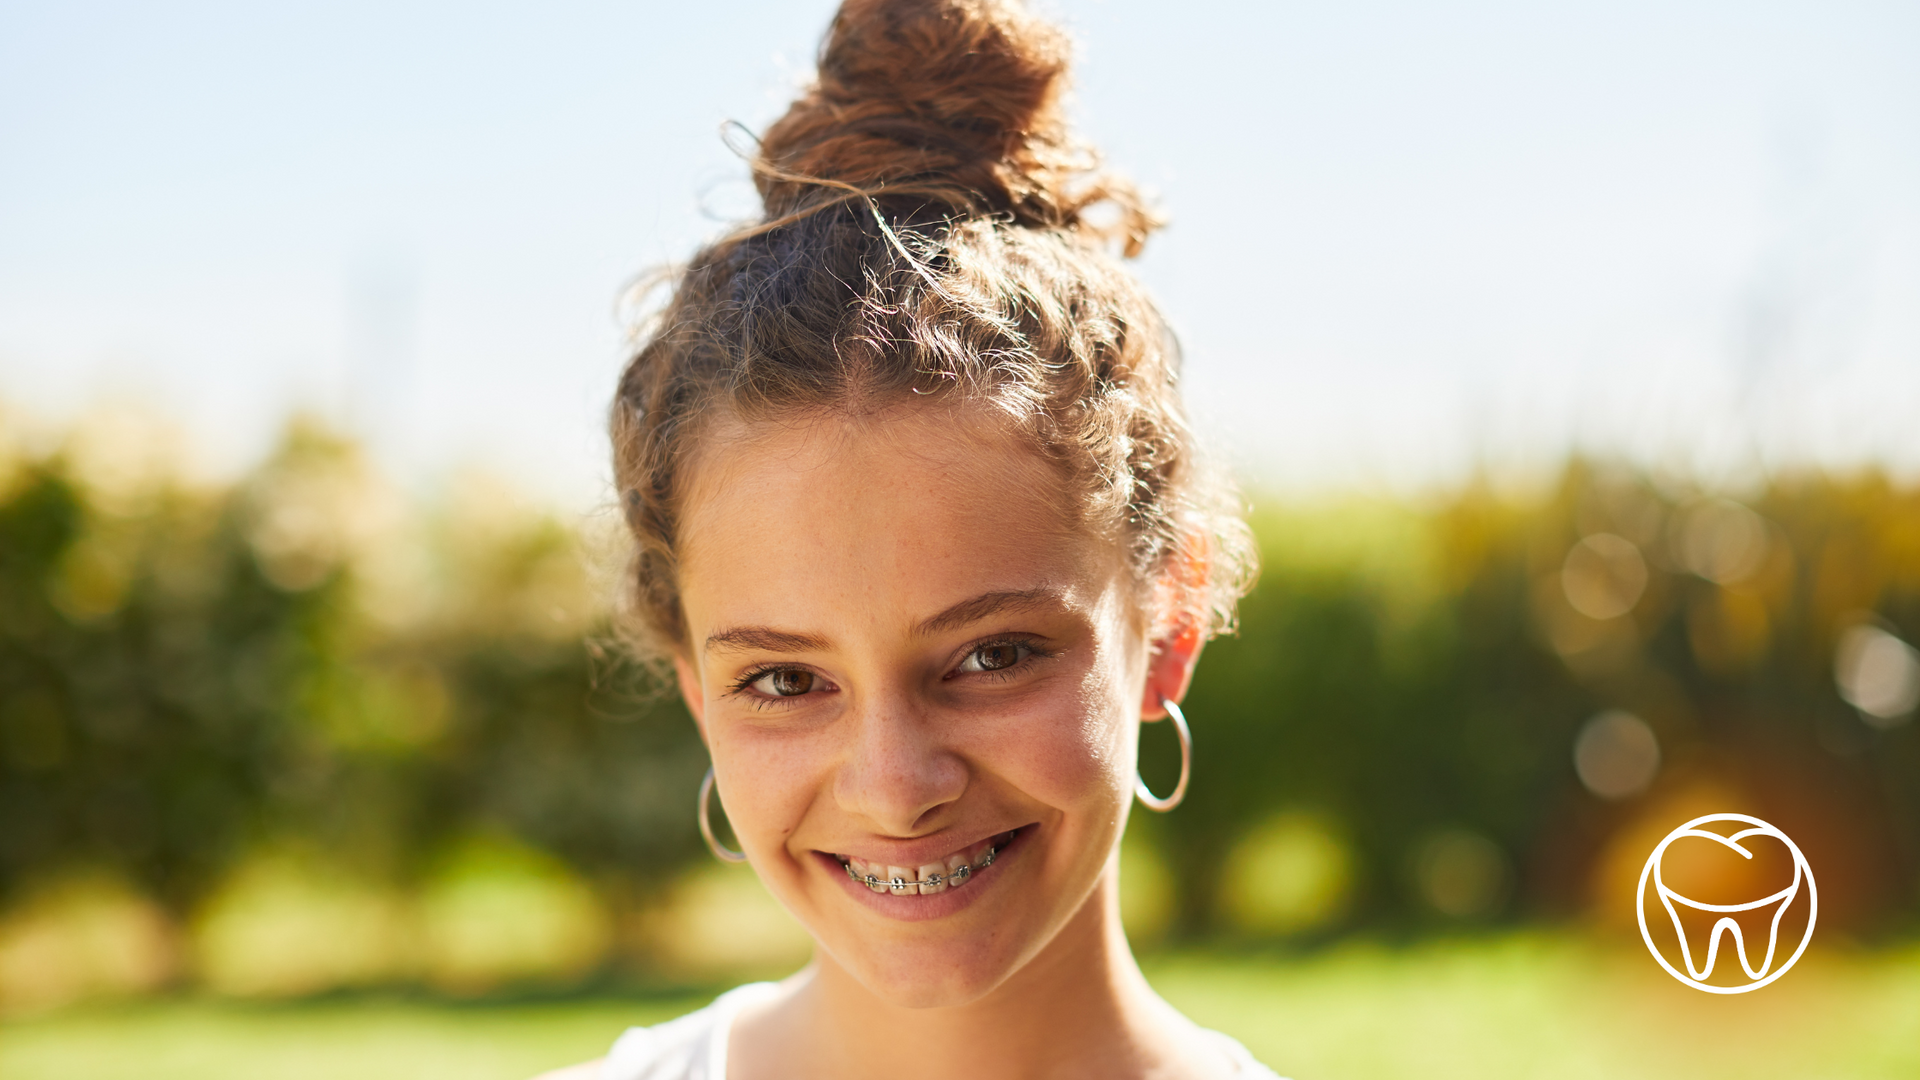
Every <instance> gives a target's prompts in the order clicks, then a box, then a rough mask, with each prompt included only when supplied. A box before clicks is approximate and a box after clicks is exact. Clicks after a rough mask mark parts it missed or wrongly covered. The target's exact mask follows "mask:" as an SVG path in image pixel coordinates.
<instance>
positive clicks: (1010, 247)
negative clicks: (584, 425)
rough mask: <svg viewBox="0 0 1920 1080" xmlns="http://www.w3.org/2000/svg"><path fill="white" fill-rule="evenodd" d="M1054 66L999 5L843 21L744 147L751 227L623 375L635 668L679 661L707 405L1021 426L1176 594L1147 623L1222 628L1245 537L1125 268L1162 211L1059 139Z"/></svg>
mask: <svg viewBox="0 0 1920 1080" xmlns="http://www.w3.org/2000/svg"><path fill="white" fill-rule="evenodd" d="M1067 61H1068V48H1067V41H1066V39H1065V37H1064V35H1063V34H1062V33H1061V32H1060V31H1059V30H1058V29H1056V28H1055V27H1053V26H1051V25H1049V24H1047V23H1046V22H1044V21H1042V20H1040V19H1037V18H1035V17H1034V16H1033V15H1031V14H1030V13H1028V12H1027V11H1026V10H1024V8H1022V7H1021V6H1019V4H1018V3H1017V2H1015V0H846V2H845V3H844V4H843V5H842V6H841V8H840V10H839V12H838V13H837V14H836V15H835V17H834V20H833V23H832V25H831V26H830V27H829V29H828V31H827V35H826V39H825V41H824V43H823V44H822V46H821V51H820V59H819V74H818V78H817V80H816V81H815V82H814V84H813V85H812V86H811V87H809V88H808V89H807V90H806V91H805V93H804V94H803V95H802V96H801V97H800V98H799V99H798V100H797V101H795V102H794V103H793V105H792V106H791V107H790V108H789V109H788V111H787V113H786V115H785V116H784V117H782V118H781V119H780V120H779V121H777V122H776V123H774V124H773V125H772V126H771V127H770V128H768V129H767V131H766V132H765V134H764V136H763V138H762V139H761V141H760V143H759V148H758V152H757V154H756V155H755V157H754V158H753V161H752V165H753V171H754V179H755V183H756V185H757V187H758V189H759V191H760V195H761V199H762V203H763V207H764V214H763V216H762V218H761V219H760V220H759V221H755V222H751V223H748V224H746V225H743V226H741V227H739V228H737V229H736V230H734V231H733V232H731V233H730V234H728V235H726V236H723V237H721V238H720V239H718V240H716V241H714V242H713V243H711V244H709V245H707V246H706V247H704V248H703V249H701V250H700V251H699V252H698V253H697V254H695V255H694V257H693V258H692V260H691V261H690V262H689V263H688V264H687V265H686V266H684V267H683V268H681V269H679V270H678V271H677V273H676V275H675V276H674V278H673V284H672V291H671V293H670V295H669V296H668V297H667V300H666V302H665V304H664V305H663V306H662V307H661V308H660V309H659V310H658V311H657V312H656V313H655V314H654V315H653V316H652V317H651V318H650V319H648V320H647V321H646V322H645V323H644V324H642V325H641V326H640V327H638V328H637V330H636V345H635V351H634V353H633V357H632V359H631V360H630V361H629V362H628V364H627V366H626V369H625V372H624V373H623V374H622V376H621V379H620V384H619V389H618V392H617V394H616V396H615V399H614V403H613V410H612V424H611V427H612V437H613V447H614V476H615V480H616V483H617V484H618V485H619V490H620V493H621V500H622V504H623V510H624V513H625V516H626V522H627V525H628V528H629V530H630V532H631V533H632V536H633V538H634V541H635V552H634V557H633V561H632V564H631V573H630V576H629V578H628V579H627V581H628V583H627V586H626V587H625V593H626V595H625V596H624V597H623V609H624V611H625V613H626V616H627V618H626V620H625V621H626V623H627V627H628V630H629V634H630V637H631V638H632V640H633V642H634V645H635V648H636V650H637V652H638V653H639V654H640V655H641V656H642V657H643V658H646V659H649V660H653V661H660V660H664V659H665V658H666V657H667V656H669V655H671V653H672V652H673V651H675V650H680V649H684V648H685V647H686V641H685V638H686V627H685V625H684V619H683V616H682V612H681V603H680V592H679V585H678V578H677V563H678V559H677V556H676V552H677V549H678V545H679V543H680V537H679V536H678V534H677V531H676V530H677V522H678V520H679V515H678V507H677V504H676V498H677V497H678V496H679V495H680V494H681V493H682V491H683V486H684V478H683V476H682V475H681V474H682V473H683V472H684V471H685V469H686V468H687V467H688V462H689V460H690V458H691V452H692V451H693V450H694V449H696V448H697V447H698V445H699V440H700V437H701V433H702V431H703V430H705V429H706V428H707V427H708V426H710V425H711V423H712V422H713V419H714V418H715V417H716V416H720V415H726V414H731V415H733V416H736V417H739V418H742V419H745V420H748V421H752V420H757V419H764V418H768V417H773V416H778V415H782V414H786V413H790V412H793V411H820V410H825V411H831V410H844V411H851V410H856V409H870V408H872V407H874V406H875V405H876V404H884V403H886V402H889V401H895V400H902V399H906V398H909V397H915V396H917V397H921V398H951V399H954V400H961V401H974V402H979V403H983V404H986V405H988V406H990V407H993V408H996V409H998V410H1001V411H1002V412H1003V413H1004V414H1006V415H1007V416H1009V417H1011V418H1013V420H1014V421H1015V422H1016V423H1018V424H1020V425H1021V426H1022V428H1023V429H1024V430H1025V431H1026V432H1027V433H1028V434H1029V435H1030V437H1031V438H1032V440H1033V445H1034V447H1035V449H1036V451H1037V452H1039V453H1041V454H1043V455H1045V456H1046V457H1047V458H1048V459H1049V460H1050V461H1052V462H1053V463H1054V464H1055V465H1056V466H1057V468H1058V470H1059V472H1060V474H1061V476H1062V478H1063V481H1064V483H1065V484H1066V490H1068V491H1069V492H1071V493H1073V495H1074V499H1073V503H1072V511H1073V512H1074V513H1075V515H1076V524H1077V525H1079V526H1081V527H1087V528H1092V529H1095V530H1098V531H1099V532H1100V533H1101V535H1103V536H1107V537H1110V538H1111V539H1112V540H1113V542H1115V543H1117V544H1120V545H1122V546H1123V547H1124V550H1125V552H1126V555H1127V558H1128V563H1129V566H1130V568H1131V570H1132V572H1133V574H1134V576H1135V578H1136V582H1137V583H1138V584H1140V585H1141V586H1143V587H1150V586H1157V587H1159V588H1161V589H1162V590H1163V591H1164V592H1165V593H1166V595H1167V597H1168V599H1166V600H1164V601H1162V602H1160V604H1159V605H1158V606H1159V607H1161V608H1164V609H1165V610H1161V611H1158V612H1156V618H1157V620H1158V621H1159V622H1160V623H1161V624H1162V625H1170V624H1182V623H1183V624H1186V625H1188V626H1191V627H1192V628H1194V629H1196V630H1197V631H1198V632H1200V633H1201V634H1203V635H1210V634H1213V633H1218V632H1221V631H1224V630H1227V629H1230V627H1231V625H1232V622H1233V617H1234V607H1235V605H1236V603H1237V602H1238V600H1239V598H1240V596H1241V595H1243V594H1244V593H1245V591H1246V589H1247V587H1248V586H1249V584H1250V582H1251V580H1252V576H1253V573H1254V560H1253V546H1252V541H1251V536H1250V534H1249V532H1248V531H1247V528H1246V526H1245V524H1244V522H1243V521H1242V519H1241V513H1240V505H1239V500H1238V497H1237V495H1236V494H1235V493H1234V491H1233V489H1232V487H1231V485H1230V484H1229V483H1228V482H1227V480H1226V479H1225V477H1224V476H1223V475H1221V474H1219V473H1218V472H1217V471H1215V470H1213V469H1210V468H1208V467H1207V466H1206V464H1205V463H1204V461H1203V460H1202V459H1201V457H1200V456H1199V453H1198V449H1197V447H1196V445H1195V440H1194V436H1193V433H1192V431H1191V430H1190V429H1189V427H1188V424H1187V420H1186V415H1185V410H1184V407H1183V405H1182V402H1181V399H1180V393H1179V376H1180V354H1179V349H1178V345H1177V343H1176V342H1175V341H1174V339H1173V337H1172V335H1171V333H1170V332H1169V330H1168V328H1167V326H1166V323H1165V321H1164V320H1163V319H1162V317H1161V316H1160V313H1159V312H1158V310H1157V309H1156V308H1155V307H1154V305H1153V302H1152V301H1151V300H1150V299H1149V298H1148V297H1147V295H1146V293H1145V292H1144V291H1143V290H1142V288H1141V287H1140V285H1139V283H1138V282H1136V281H1135V280H1134V279H1133V277H1132V276H1131V275H1130V274H1129V273H1127V272H1126V271H1125V270H1124V269H1123V268H1122V266H1121V263H1120V259H1119V257H1118V255H1124V256H1127V257H1131V256H1133V255H1136V254H1138V253H1139V251H1140V249H1141V247H1142V245H1143V244H1144V243H1145V241H1146V239H1147V236H1148V234H1149V233H1151V232H1152V231H1153V230H1154V229H1155V228H1156V227H1157V226H1158V225H1159V224H1160V222H1159V221H1158V219H1157V218H1156V217H1155V215H1154V214H1153V213H1152V212H1151V211H1150V209H1149V208H1148V207H1147V206H1146V204H1145V202H1144V201H1143V200H1142V198H1141V197H1140V195H1139V194H1138V192H1137V191H1136V190H1135V189H1134V188H1133V187H1132V186H1131V185H1129V184H1128V183H1126V182H1125V181H1123V180H1121V179H1119V178H1117V177H1115V176H1112V175H1110V174H1108V173H1105V172H1102V171H1101V170H1100V169H1099V162H1098V159H1097V157H1096V155H1095V154H1094V153H1093V152H1092V151H1091V150H1090V149H1088V148H1087V147H1085V146H1083V145H1081V144H1079V143H1077V142H1076V141H1074V140H1073V139H1072V138H1071V136H1070V133H1069V131H1068V129H1067V125H1066V119H1065V115H1064V110H1063V107H1062V102H1061V96H1062V93H1063V90H1064V86H1065V81H1066V73H1067V66H1068V63H1067ZM1098 208H1105V212H1104V213H1102V212H1101V211H1100V210H1099V209H1098ZM1090 211H1091V213H1090ZM1115 249H1118V251H1117V253H1116V251H1115Z"/></svg>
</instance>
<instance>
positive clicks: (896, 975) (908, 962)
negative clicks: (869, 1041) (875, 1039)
mask: <svg viewBox="0 0 1920 1080" xmlns="http://www.w3.org/2000/svg"><path fill="white" fill-rule="evenodd" d="M995 937H996V938H998V935H995ZM1012 944H1013V943H1012V942H1009V941H1006V940H1005V939H999V940H990V941H986V942H976V941H953V942H941V943H937V944H936V943H933V942H928V943H927V944H926V945H925V946H922V947H907V948H904V949H903V948H898V947H896V948H894V949H890V950H888V951H887V953H886V955H884V956H881V955H873V953H872V952H871V949H870V947H867V948H860V947H856V949H857V953H856V955H852V956H845V958H844V959H843V960H842V966H843V967H845V968H846V970H847V971H848V973H850V974H851V975H853V977H854V978H855V979H857V980H859V982H860V984H861V985H862V986H864V987H866V988H867V990H869V991H870V992H871V993H872V994H873V995H874V996H875V997H877V998H879V999H881V1000H882V1001H885V1002H886V1003H887V1004H889V1005H892V1006H894V1007H896V1008H901V1009H942V1008H952V1007H954V1006H959V1005H968V1004H971V1003H973V1002H975V1001H978V1000H980V999H981V998H983V997H986V996H987V995H988V994H990V993H992V992H993V991H994V990H995V989H996V988H997V987H999V986H1000V984H1002V983H1004V982H1006V981H1007V979H1008V978H1009V977H1010V976H1011V975H1012V974H1013V973H1014V972H1015V971H1016V970H1018V968H1019V966H1020V960H1021V959H1022V957H1021V956H1019V955H1018V954H1017V953H1015V952H1014V951H1013V950H1012V949H1011V948H1010V946H1011V945H1012ZM1003 953H1004V954H1005V955H1002V954H1003Z"/></svg>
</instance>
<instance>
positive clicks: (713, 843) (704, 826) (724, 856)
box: [700, 765, 747, 862]
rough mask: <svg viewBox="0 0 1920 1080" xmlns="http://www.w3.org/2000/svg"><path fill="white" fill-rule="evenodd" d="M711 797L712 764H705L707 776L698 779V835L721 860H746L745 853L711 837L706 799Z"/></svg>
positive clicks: (711, 828)
mask: <svg viewBox="0 0 1920 1080" xmlns="http://www.w3.org/2000/svg"><path fill="white" fill-rule="evenodd" d="M712 797H713V766H711V765H709V766H707V778H706V779H704V780H702V781H700V837H701V839H703V840H705V841H706V842H707V850H708V851H711V852H713V857H714V858H716V859H719V860H720V861H721V862H746V861H747V857H746V855H745V854H743V853H741V852H738V851H735V850H733V849H732V848H730V847H727V846H726V845H725V844H722V843H721V842H720V841H718V840H716V839H714V838H713V822H711V821H709V820H708V819H707V800H708V799H710V798H712Z"/></svg>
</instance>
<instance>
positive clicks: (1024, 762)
mask: <svg viewBox="0 0 1920 1080" xmlns="http://www.w3.org/2000/svg"><path fill="white" fill-rule="evenodd" d="M1037 704H1039V705H1040V706H1041V707H1039V708H1036V709H1033V710H1030V711H1029V710H1023V712H1022V715H1021V716H1020V717H1019V718H1018V719H1017V720H1016V721H1015V722H1014V723H1011V724H1009V725H1007V728H1006V733H1005V735H1004V737H1003V738H1002V739H1001V740H1000V745H999V746H998V747H997V748H996V749H997V752H996V755H995V756H996V757H997V758H998V759H999V762H998V764H1000V765H1001V766H1002V769H1003V771H1004V772H1006V773H1007V774H1008V776H1009V778H1010V779H1013V780H1014V781H1015V783H1016V786H1018V787H1020V788H1021V789H1022V790H1024V791H1026V792H1027V793H1029V794H1030V795H1033V796H1034V797H1036V798H1039V799H1041V800H1042V801H1044V802H1047V803H1051V804H1054V805H1057V806H1068V805H1074V804H1086V803H1105V802H1110V801H1112V799H1113V798H1114V793H1115V792H1118V791H1123V790H1124V791H1130V790H1132V789H1131V781H1130V779H1129V774H1130V772H1131V770H1132V766H1133V755H1132V752H1131V751H1132V746H1131V744H1130V742H1129V740H1128V738H1127V732H1128V731H1129V730H1131V727H1130V725H1129V724H1128V723H1127V722H1126V710H1125V708H1124V703H1123V701H1122V699H1121V698H1120V696H1119V695H1118V694H1117V692H1116V690H1115V680H1113V679H1111V678H1109V677H1107V676H1106V675H1105V674H1104V673H1103V672H1100V671H1099V670H1097V669H1096V670H1095V671H1092V672H1089V673H1087V674H1086V675H1085V676H1084V677H1083V678H1081V679H1080V680H1079V681H1078V682H1077V683H1073V684H1068V685H1065V686H1063V687H1062V688H1061V692H1060V693H1059V694H1058V695H1050V696H1049V699H1048V700H1047V701H1045V702H1043V703H1037Z"/></svg>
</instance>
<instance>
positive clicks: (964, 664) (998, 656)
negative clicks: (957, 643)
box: [960, 641, 1033, 672]
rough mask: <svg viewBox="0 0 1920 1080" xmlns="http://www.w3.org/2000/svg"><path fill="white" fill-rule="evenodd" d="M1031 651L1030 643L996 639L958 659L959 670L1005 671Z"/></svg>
mask: <svg viewBox="0 0 1920 1080" xmlns="http://www.w3.org/2000/svg"><path fill="white" fill-rule="evenodd" d="M1032 652H1033V647H1032V646H1030V645H1021V644H1018V643H1017V642H1012V641H996V642H994V643H993V644H991V645H982V646H980V647H979V648H977V649H975V650H973V651H972V652H970V653H968V654H967V658H966V659H965V660H962V661H960V670H961V671H965V672H976V671H1005V670H1006V669H1007V668H1010V667H1012V666H1014V665H1015V664H1018V663H1019V662H1020V661H1022V660H1024V659H1026V658H1027V655H1028V654H1030V653H1032Z"/></svg>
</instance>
